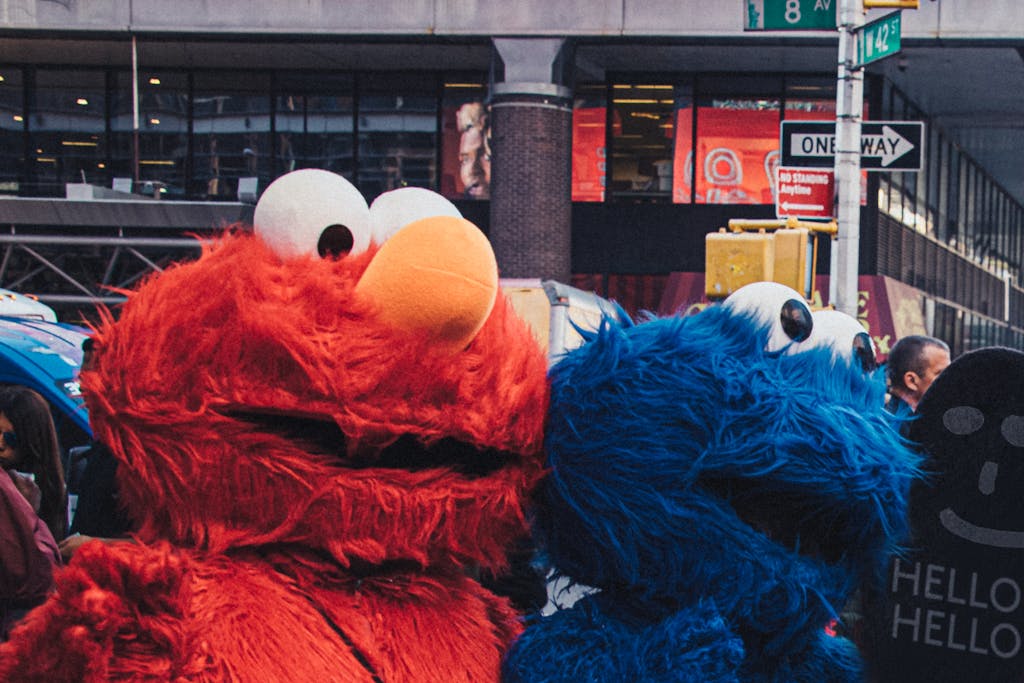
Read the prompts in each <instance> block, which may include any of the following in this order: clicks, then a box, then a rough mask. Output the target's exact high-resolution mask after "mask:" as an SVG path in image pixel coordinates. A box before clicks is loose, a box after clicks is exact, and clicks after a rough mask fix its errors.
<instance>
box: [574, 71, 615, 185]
mask: <svg viewBox="0 0 1024 683" xmlns="http://www.w3.org/2000/svg"><path fill="white" fill-rule="evenodd" d="M607 128H608V97H607V89H606V88H605V86H604V85H603V84H602V85H578V86H577V87H576V99H575V100H574V101H573V108H572V200H573V201H574V202H603V201H604V197H605V185H606V182H607V169H608V150H607V147H606V138H605V134H606V132H607Z"/></svg>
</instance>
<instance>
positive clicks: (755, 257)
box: [704, 228, 775, 299]
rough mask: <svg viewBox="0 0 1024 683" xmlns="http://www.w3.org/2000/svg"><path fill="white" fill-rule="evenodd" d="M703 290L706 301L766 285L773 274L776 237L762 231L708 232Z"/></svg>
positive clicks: (721, 230) (722, 230)
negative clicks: (751, 284) (764, 283)
mask: <svg viewBox="0 0 1024 683" xmlns="http://www.w3.org/2000/svg"><path fill="white" fill-rule="evenodd" d="M704 244H705V248H706V256H705V260H704V263H705V273H704V291H705V294H706V295H707V297H708V298H709V299H719V298H722V297H726V296H729V295H730V294H732V293H733V292H735V291H736V290H737V289H739V288H740V287H742V286H743V285H748V284H750V283H752V282H765V281H770V280H773V279H774V275H775V238H774V235H772V234H771V233H768V232H765V231H763V230H762V231H759V232H727V231H726V229H725V228H721V229H720V230H719V231H718V232H712V233H708V234H707V235H706V236H705V238H704Z"/></svg>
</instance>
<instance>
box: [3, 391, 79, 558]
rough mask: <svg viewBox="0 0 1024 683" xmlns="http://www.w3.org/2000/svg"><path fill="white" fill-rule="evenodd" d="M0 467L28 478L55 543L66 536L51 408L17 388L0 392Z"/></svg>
mask: <svg viewBox="0 0 1024 683" xmlns="http://www.w3.org/2000/svg"><path fill="white" fill-rule="evenodd" d="M0 465H2V467H3V469H4V470H6V471H7V472H8V473H10V472H11V471H15V472H19V473H22V474H24V475H27V478H29V479H31V480H32V481H33V482H34V483H35V485H36V486H37V487H38V490H39V493H40V500H39V504H38V506H37V507H36V511H37V512H38V514H39V517H40V518H41V519H42V520H43V522H45V523H46V526H47V527H48V528H49V530H50V534H51V535H52V536H53V538H54V540H56V541H57V542H58V543H59V542H60V541H61V540H63V539H64V536H65V535H67V528H68V496H67V491H66V489H65V486H64V467H63V465H62V464H61V457H60V449H59V447H58V445H57V431H56V429H55V428H54V425H53V415H52V414H51V413H50V404H49V403H47V402H46V399H44V398H43V397H42V396H40V395H39V394H38V393H36V392H35V391H33V390H32V389H29V388H28V387H23V386H19V385H11V386H7V387H3V388H2V389H0Z"/></svg>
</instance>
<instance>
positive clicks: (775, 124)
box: [672, 107, 779, 204]
mask: <svg viewBox="0 0 1024 683" xmlns="http://www.w3.org/2000/svg"><path fill="white" fill-rule="evenodd" d="M691 115H692V112H691V110H690V109H688V108H684V109H679V110H677V112H676V125H677V128H676V130H677V135H676V145H675V168H676V169H683V172H682V173H679V172H677V173H675V174H674V176H673V178H674V181H673V184H674V187H673V191H672V195H673V199H674V201H676V202H680V203H682V202H687V201H689V197H690V190H691V184H692V183H693V182H694V179H693V176H696V201H697V203H699V204H773V203H775V194H774V185H775V168H776V167H777V166H778V163H779V112H778V110H773V109H764V110H759V109H731V108H720V107H700V108H699V109H698V110H697V149H696V151H694V150H693V147H692V136H691V135H689V132H690V130H691V127H692V126H691V124H690V121H691V120H692V119H691V118H690V117H691ZM691 157H692V158H693V161H694V162H695V163H691Z"/></svg>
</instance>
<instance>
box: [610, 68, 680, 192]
mask: <svg viewBox="0 0 1024 683" xmlns="http://www.w3.org/2000/svg"><path fill="white" fill-rule="evenodd" d="M674 117H675V86H673V85H669V84H665V83H615V84H614V85H612V121H613V123H612V131H611V133H612V135H611V137H612V180H611V187H612V195H613V196H615V197H633V198H654V197H667V196H669V195H670V193H671V192H672V175H673V168H672V167H673V154H672V148H673V139H674V136H675V122H674Z"/></svg>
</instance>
